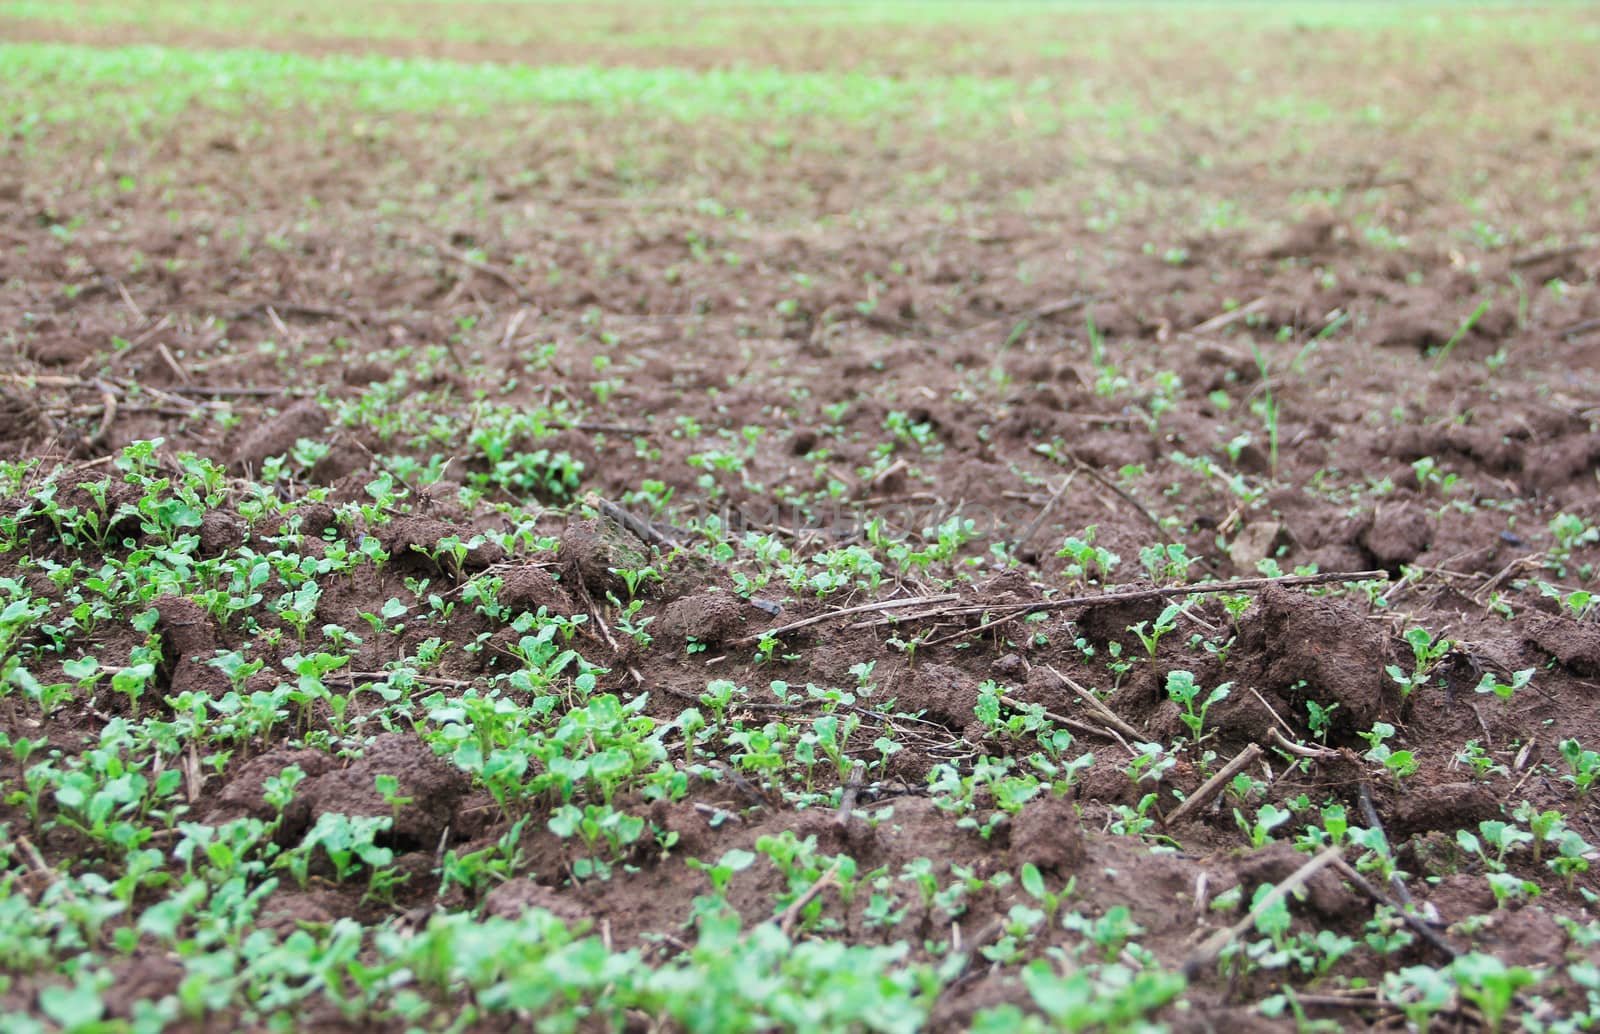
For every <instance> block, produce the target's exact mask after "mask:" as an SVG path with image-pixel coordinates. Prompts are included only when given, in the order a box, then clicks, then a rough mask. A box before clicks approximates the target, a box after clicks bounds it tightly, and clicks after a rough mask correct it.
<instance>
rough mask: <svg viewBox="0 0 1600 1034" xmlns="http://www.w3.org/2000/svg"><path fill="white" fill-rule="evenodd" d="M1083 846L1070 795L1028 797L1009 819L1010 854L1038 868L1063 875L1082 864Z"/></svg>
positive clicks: (1081, 831)
mask: <svg viewBox="0 0 1600 1034" xmlns="http://www.w3.org/2000/svg"><path fill="white" fill-rule="evenodd" d="M1084 857H1085V849H1084V843H1083V828H1082V826H1081V825H1080V824H1079V822H1078V809H1077V806H1076V805H1074V804H1073V802H1072V801H1071V799H1069V798H1066V797H1057V796H1055V795H1054V794H1046V795H1044V796H1042V797H1036V798H1034V799H1033V800H1032V801H1029V802H1028V803H1027V804H1026V805H1025V806H1024V807H1023V809H1022V811H1021V812H1019V813H1018V814H1017V816H1016V817H1015V818H1014V819H1012V820H1011V858H1012V861H1013V862H1014V863H1015V864H1016V865H1017V866H1019V867H1020V866H1022V865H1024V864H1029V863H1031V864H1033V865H1034V866H1037V867H1038V869H1039V871H1040V872H1043V873H1046V874H1048V875H1052V876H1058V877H1063V878H1064V877H1067V876H1070V875H1071V874H1072V873H1074V872H1076V871H1077V869H1078V867H1079V866H1080V865H1082V864H1083V860H1084Z"/></svg>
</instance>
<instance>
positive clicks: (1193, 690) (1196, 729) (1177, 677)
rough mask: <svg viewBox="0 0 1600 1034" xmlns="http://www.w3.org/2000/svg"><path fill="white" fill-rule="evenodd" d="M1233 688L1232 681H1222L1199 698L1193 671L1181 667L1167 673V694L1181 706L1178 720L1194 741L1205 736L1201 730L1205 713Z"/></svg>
mask: <svg viewBox="0 0 1600 1034" xmlns="http://www.w3.org/2000/svg"><path fill="white" fill-rule="evenodd" d="M1232 688H1233V683H1231V682H1224V683H1222V684H1221V685H1220V686H1217V687H1216V688H1214V689H1212V690H1211V692H1209V693H1206V694H1205V696H1204V698H1203V699H1202V698H1201V692H1202V690H1201V688H1200V687H1199V685H1197V684H1196V683H1195V681H1194V673H1193V672H1191V671H1184V670H1182V669H1178V670H1174V671H1170V672H1168V673H1167V696H1168V697H1170V698H1171V699H1172V700H1175V701H1177V702H1178V704H1179V705H1180V706H1181V707H1182V708H1183V713H1182V714H1180V715H1178V718H1179V720H1180V721H1182V722H1183V724H1184V725H1185V726H1187V727H1188V729H1189V735H1190V736H1192V737H1193V738H1194V742H1195V743H1199V742H1201V741H1202V740H1203V739H1204V738H1205V737H1204V735H1203V734H1202V730H1203V729H1204V728H1205V724H1206V714H1207V713H1208V712H1209V711H1210V710H1211V706H1212V705H1213V704H1216V703H1219V702H1220V701H1223V700H1226V699H1227V698H1228V692H1229V690H1231V689H1232Z"/></svg>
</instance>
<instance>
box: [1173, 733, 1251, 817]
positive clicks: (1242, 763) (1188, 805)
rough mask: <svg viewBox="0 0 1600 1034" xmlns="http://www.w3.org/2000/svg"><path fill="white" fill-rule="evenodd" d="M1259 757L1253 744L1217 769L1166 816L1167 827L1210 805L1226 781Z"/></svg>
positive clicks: (1225, 784)
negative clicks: (1214, 773)
mask: <svg viewBox="0 0 1600 1034" xmlns="http://www.w3.org/2000/svg"><path fill="white" fill-rule="evenodd" d="M1260 756H1261V748H1260V747H1259V746H1257V745H1256V744H1254V743H1252V744H1249V745H1248V746H1246V747H1245V748H1244V749H1243V750H1241V751H1240V752H1239V753H1238V754H1235V755H1234V757H1233V760H1232V761H1230V762H1228V763H1227V764H1226V765H1223V766H1222V767H1221V768H1219V769H1217V773H1216V775H1213V776H1212V777H1211V778H1210V779H1207V780H1206V781H1205V782H1203V783H1201V784H1200V788H1199V789H1197V790H1195V792H1194V793H1192V794H1190V795H1189V796H1188V797H1186V798H1184V801H1183V803H1182V804H1180V805H1178V807H1177V808H1175V809H1174V810H1173V812H1172V814H1170V815H1168V816H1167V825H1169V826H1175V825H1177V824H1178V823H1180V822H1182V821H1183V820H1184V819H1186V818H1188V817H1189V816H1190V815H1193V814H1194V813H1195V812H1197V811H1199V810H1200V809H1201V808H1204V807H1205V806H1206V805H1208V804H1210V803H1211V801H1212V798H1214V797H1216V796H1217V794H1219V793H1221V792H1222V790H1223V788H1224V787H1226V786H1227V785H1228V780H1230V779H1232V778H1233V777H1234V776H1235V775H1238V774H1239V773H1240V772H1242V771H1244V769H1245V768H1247V767H1249V766H1250V765H1252V764H1254V763H1255V761H1256V759H1257V758H1259V757H1260Z"/></svg>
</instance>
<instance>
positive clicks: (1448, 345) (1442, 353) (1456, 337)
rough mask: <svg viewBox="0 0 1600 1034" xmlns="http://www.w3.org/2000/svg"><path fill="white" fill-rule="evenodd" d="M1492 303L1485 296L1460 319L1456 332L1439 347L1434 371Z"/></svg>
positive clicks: (1437, 369)
mask: <svg viewBox="0 0 1600 1034" xmlns="http://www.w3.org/2000/svg"><path fill="white" fill-rule="evenodd" d="M1493 305H1494V303H1493V302H1492V301H1490V300H1489V299H1487V298H1485V299H1484V300H1483V301H1481V302H1479V303H1478V307H1477V308H1476V309H1473V310H1472V314H1471V315H1469V316H1468V317H1467V318H1466V319H1464V320H1462V321H1461V325H1460V326H1459V327H1457V328H1456V332H1455V333H1454V334H1451V335H1450V340H1449V341H1446V342H1445V343H1444V347H1443V348H1441V349H1439V354H1438V356H1437V357H1436V358H1435V359H1434V360H1433V370H1434V372H1435V373H1437V372H1439V368H1440V367H1442V366H1443V365H1444V361H1445V360H1446V359H1448V358H1450V353H1451V352H1453V351H1454V350H1455V347H1456V345H1458V344H1460V343H1461V339H1462V338H1464V337H1466V336H1467V335H1468V334H1470V333H1472V328H1473V327H1475V326H1477V325H1478V321H1479V320H1481V319H1483V317H1484V315H1485V314H1486V313H1487V312H1488V311H1489V309H1490V308H1492V307H1493Z"/></svg>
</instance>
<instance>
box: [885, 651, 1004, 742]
mask: <svg viewBox="0 0 1600 1034" xmlns="http://www.w3.org/2000/svg"><path fill="white" fill-rule="evenodd" d="M889 693H890V694H891V695H892V696H893V697H894V698H895V709H896V710H897V711H899V712H901V713H902V714H909V715H920V716H921V717H922V718H924V719H926V720H927V721H930V722H938V723H939V724H940V725H943V726H945V727H946V728H948V729H950V730H952V731H954V732H957V733H964V732H965V731H966V730H967V729H968V727H976V728H975V732H976V733H977V734H978V738H981V737H982V730H981V727H978V722H977V716H976V714H975V713H974V708H976V707H977V703H978V683H977V681H976V680H975V679H973V678H972V677H971V676H969V675H967V674H966V673H965V672H963V671H961V670H960V669H958V668H952V667H950V666H948V665H945V664H920V665H918V666H917V667H916V668H914V669H912V670H911V671H909V672H905V673H903V674H901V675H900V676H899V677H898V678H897V679H896V680H895V681H894V682H893V683H891V685H890V687H889ZM974 742H976V741H974Z"/></svg>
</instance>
